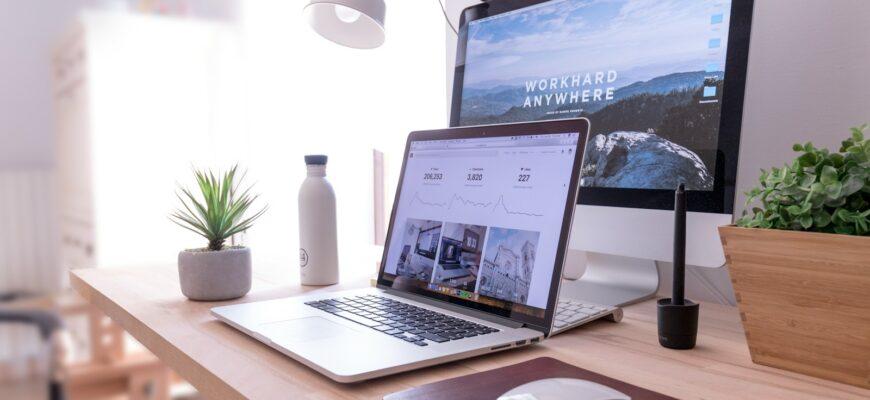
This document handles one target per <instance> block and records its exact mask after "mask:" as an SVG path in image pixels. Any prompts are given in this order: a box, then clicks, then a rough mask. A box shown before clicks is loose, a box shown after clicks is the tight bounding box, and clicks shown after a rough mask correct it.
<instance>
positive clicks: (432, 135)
mask: <svg viewBox="0 0 870 400" xmlns="http://www.w3.org/2000/svg"><path fill="white" fill-rule="evenodd" d="M575 132H576V133H578V134H579V135H578V140H577V145H576V148H575V149H574V150H575V151H574V154H575V156H574V161H573V164H572V166H571V178H570V182H569V187H568V194H567V196H566V198H565V208H564V212H563V217H562V226H561V231H560V234H559V241H558V244H557V246H558V247H557V249H556V259H555V261H554V264H555V265H554V266H553V276H552V277H551V282H550V293H549V296H548V299H547V307H546V309H545V310H544V316H543V317H542V318H538V317H535V316H533V315H529V314H524V313H520V312H512V311H511V310H510V309H503V308H499V307H494V306H490V305H487V304H482V303H478V302H475V301H471V300H466V299H462V298H459V297H454V296H449V295H446V294H443V293H438V292H434V291H430V290H426V289H422V288H416V287H414V288H409V289H407V290H406V289H405V288H393V287H392V281H390V280H387V279H386V278H385V277H384V273H385V268H386V263H387V254H388V252H389V251H390V242H391V240H392V235H393V232H394V231H395V224H396V211H397V209H398V205H399V199H400V198H401V195H402V193H401V191H402V183H403V182H404V180H405V168H406V166H407V164H408V155H409V153H410V148H411V143H412V142H415V141H425V140H445V139H446V140H449V139H474V138H492V137H505V136H531V135H546V134H557V133H575ZM588 135H589V120H587V119H586V118H576V119H563V120H552V121H541V122H522V123H515V124H505V125H481V126H468V127H461V128H448V129H437V130H427V131H416V132H411V134H409V135H408V140H407V142H406V143H405V154H404V157H403V159H402V169H401V172H400V174H399V183H398V187H397V189H396V196H395V199H394V200H393V209H392V212H391V213H390V223H389V225H388V226H389V229H388V230H387V237H386V242H385V243H386V245H385V246H384V251H383V255H382V257H381V265H380V270H379V271H378V282H377V287H378V288H380V289H391V290H396V291H400V292H402V293H407V294H411V295H418V296H422V297H425V298H428V299H434V300H440V301H444V302H446V303H450V304H454V305H458V306H461V307H465V308H468V309H471V310H476V311H478V312H483V313H486V314H491V315H494V316H497V317H501V318H505V319H509V320H511V321H515V322H519V323H522V324H525V325H526V326H527V327H529V328H533V329H537V330H539V331H542V332H544V333H547V334H548V333H549V331H550V328H551V326H552V321H553V315H554V312H555V309H556V301H557V300H558V297H559V283H560V280H561V278H562V270H563V267H564V263H565V256H566V254H567V249H568V240H569V236H570V233H571V227H572V219H573V216H574V207H575V206H576V203H577V192H578V188H579V185H580V166H581V165H582V163H583V149H585V148H586V139H587V136H588Z"/></svg>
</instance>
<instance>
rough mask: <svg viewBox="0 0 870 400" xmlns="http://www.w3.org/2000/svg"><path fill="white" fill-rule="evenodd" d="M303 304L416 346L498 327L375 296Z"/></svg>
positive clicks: (480, 332) (458, 337)
mask: <svg viewBox="0 0 870 400" xmlns="http://www.w3.org/2000/svg"><path fill="white" fill-rule="evenodd" d="M305 304H306V305H309V306H311V307H314V308H317V309H320V310H323V311H326V312H328V313H330V314H333V315H336V316H339V317H342V318H346V319H349V320H351V321H353V322H356V323H358V324H362V325H365V326H367V327H369V328H372V329H374V330H376V331H380V332H381V333H383V334H386V335H390V336H393V337H395V338H398V339H402V340H404V341H406V342H409V343H413V344H415V345H417V346H428V342H433V343H444V342H448V341H451V340H460V339H465V338H469V337H474V336H480V335H486V334H489V333H493V332H498V329H494V328H490V327H488V326H483V325H480V324H476V323H474V322H470V321H465V320H462V319H459V318H454V317H451V316H449V315H445V314H441V313H438V312H435V311H432V310H427V309H425V308H420V307H416V306H413V305H410V304H407V303H403V302H400V301H396V300H393V299H390V298H386V297H382V296H376V295H366V296H352V297H340V298H334V299H326V300H318V301H309V302H306V303H305Z"/></svg>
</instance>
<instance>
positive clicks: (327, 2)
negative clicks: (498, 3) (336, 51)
mask: <svg viewBox="0 0 870 400" xmlns="http://www.w3.org/2000/svg"><path fill="white" fill-rule="evenodd" d="M483 2H486V0H483ZM438 3H439V5H440V6H441V11H442V12H443V13H444V18H445V19H446V20H447V23H448V24H449V25H450V29H452V30H453V32H454V33H456V28H455V27H454V26H453V24H451V23H450V19H449V18H448V17H447V11H446V9H445V8H444V4H443V3H441V0H438ZM303 12H304V13H305V17H306V18H307V19H308V24H309V25H311V27H312V28H313V29H314V31H315V32H317V33H318V34H320V36H323V37H324V38H326V39H329V40H331V41H333V42H335V43H338V44H340V45H342V46H347V47H353V48H355V49H373V48H375V47H378V46H380V45H382V44H383V43H384V18H385V17H386V14H387V6H386V4H384V0H311V2H310V3H308V5H307V6H305V9H304V11H303Z"/></svg>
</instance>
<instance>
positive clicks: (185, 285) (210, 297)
mask: <svg viewBox="0 0 870 400" xmlns="http://www.w3.org/2000/svg"><path fill="white" fill-rule="evenodd" d="M178 278H179V280H180V282H181V293H183V294H184V295H185V296H186V297H187V298H188V299H191V300H197V301H220V300H231V299H236V298H239V297H242V296H244V295H246V294H247V293H248V291H250V290H251V249H249V248H247V247H229V248H225V249H223V250H220V251H209V250H205V249H194V250H184V251H182V252H179V253H178Z"/></svg>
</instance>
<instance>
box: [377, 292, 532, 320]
mask: <svg viewBox="0 0 870 400" xmlns="http://www.w3.org/2000/svg"><path fill="white" fill-rule="evenodd" d="M378 288H379V289H382V290H384V291H386V292H387V293H389V294H391V295H393V296H398V297H403V298H406V299H410V300H414V301H419V302H421V303H424V304H429V305H431V306H435V307H440V308H444V309H447V310H450V311H453V312H456V313H460V314H463V315H467V316H469V317H473V318H479V319H482V320H484V321H489V322H493V323H496V324H499V325H503V326H507V327H509V328H515V329H516V328H522V327H525V326H526V324H524V323H522V322H517V321H514V320H511V319H508V318H504V317H499V316H497V315H492V314H489V313H485V312H482V311H477V310H472V309H469V308H467V307H462V306H458V305H456V304H450V303H447V302H445V301H441V300H435V299H430V298H428V297H426V296H420V295H418V294H414V293H408V292H402V291H399V290H395V289H391V288H387V287H383V286H380V285H379V286H378Z"/></svg>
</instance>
